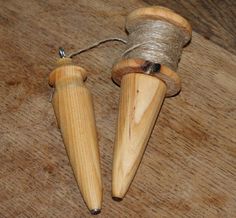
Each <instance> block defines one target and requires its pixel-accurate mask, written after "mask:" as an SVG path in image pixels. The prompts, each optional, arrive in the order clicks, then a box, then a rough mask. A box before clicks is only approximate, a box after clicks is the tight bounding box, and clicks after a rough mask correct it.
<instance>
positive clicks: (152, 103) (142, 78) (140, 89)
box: [112, 7, 192, 199]
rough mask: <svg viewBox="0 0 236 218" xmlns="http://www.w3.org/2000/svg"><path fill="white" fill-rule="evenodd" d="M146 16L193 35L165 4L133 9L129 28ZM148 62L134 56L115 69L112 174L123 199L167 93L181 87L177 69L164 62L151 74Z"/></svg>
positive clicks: (116, 194)
mask: <svg viewBox="0 0 236 218" xmlns="http://www.w3.org/2000/svg"><path fill="white" fill-rule="evenodd" d="M145 19H153V20H163V19H164V20H166V21H167V22H170V23H173V24H174V25H176V26H178V27H179V28H182V30H183V31H182V32H183V37H184V38H185V43H187V42H188V41H189V40H190V38H191V35H192V28H191V25H190V24H189V23H188V21H187V20H186V19H184V18H183V17H181V16H180V15H178V14H176V13H175V12H173V11H172V10H170V9H168V8H164V7H147V8H140V9H137V10H135V11H133V12H131V13H130V14H129V15H128V17H127V20H126V28H127V30H128V31H129V32H130V31H133V29H134V28H137V27H136V26H138V25H139V22H140V21H143V20H145ZM148 64H152V63H151V62H150V63H149V62H148V60H140V59H135V57H134V58H133V59H132V58H131V59H128V60H127V59H125V60H121V61H119V62H118V63H117V64H115V66H114V67H113V70H112V77H113V80H114V81H116V82H118V83H119V81H120V80H121V81H122V82H121V83H122V85H121V97H120V105H119V116H118V126H117V133H116V141H115V148H114V162H113V177H112V178H113V179H112V195H113V197H115V198H116V199H122V198H123V197H124V196H125V194H126V192H127V191H128V188H129V186H130V184H131V182H132V180H133V178H134V176H135V173H136V171H137V169H138V166H139V164H140V163H141V159H142V156H143V153H144V150H145V148H146V145H147V142H148V140H149V138H150V136H151V132H152V129H153V127H154V124H155V121H156V118H157V115H158V113H159V111H160V108H161V105H162V102H163V100H164V98H165V96H173V95H176V94H177V93H178V92H179V91H180V89H181V83H180V78H179V76H178V75H177V74H176V73H175V72H173V71H172V70H171V69H169V68H168V67H167V66H164V65H163V66H162V65H161V67H160V69H158V72H154V73H153V72H152V73H151V74H150V73H149V72H148V70H147V69H146V66H148ZM160 64H161V63H160ZM146 72H148V73H146ZM135 73H138V74H137V75H135ZM142 74H143V75H142ZM155 77H156V78H155Z"/></svg>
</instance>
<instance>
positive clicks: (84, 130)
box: [49, 58, 102, 214]
mask: <svg viewBox="0 0 236 218" xmlns="http://www.w3.org/2000/svg"><path fill="white" fill-rule="evenodd" d="M58 65H59V67H58V68H56V69H55V70H54V71H53V72H52V73H51V75H50V78H49V83H50V84H51V85H53V86H55V92H54V95H53V107H54V111H55V115H56V117H57V122H58V125H59V126H60V129H61V133H62V137H63V141H64V143H65V147H66V150H67V154H68V157H69V160H70V163H71V166H72V169H73V171H74V175H75V178H76V180H77V183H78V185H79V188H80V191H81V194H82V196H83V198H84V201H85V203H86V204H87V206H88V208H89V210H90V211H91V213H93V214H94V213H98V212H99V211H100V210H101V206H102V205H101V204H102V181H101V171H100V163H99V162H100V161H99V150H98V142H97V133H96V126H95V118H94V111H93V102H92V96H91V94H90V91H89V90H88V88H86V86H85V85H84V79H85V77H86V76H85V75H86V73H85V70H84V69H83V68H80V67H77V66H74V65H72V63H71V61H70V59H68V60H66V59H65V58H63V59H60V60H59V63H58Z"/></svg>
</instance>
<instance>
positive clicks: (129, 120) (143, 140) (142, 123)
mask: <svg viewBox="0 0 236 218" xmlns="http://www.w3.org/2000/svg"><path fill="white" fill-rule="evenodd" d="M165 94H166V85H165V83H164V82H162V81H161V80H159V79H157V78H155V77H152V76H149V75H144V74H140V73H130V74H127V75H125V76H123V78H122V81H121V92H120V100H119V115H118V124H117V128H116V139H115V145H114V156H113V168H112V196H113V197H115V198H119V199H122V198H124V196H125V194H126V192H127V191H128V188H129V186H130V185H131V182H132V181H133V179H134V176H135V173H136V171H137V169H138V167H139V165H140V163H141V160H142V157H143V154H144V151H145V148H146V145H147V142H148V140H149V138H150V135H151V133H152V130H153V127H154V124H155V121H156V119H157V116H158V114H159V111H160V109H161V105H162V102H163V100H164V98H165Z"/></svg>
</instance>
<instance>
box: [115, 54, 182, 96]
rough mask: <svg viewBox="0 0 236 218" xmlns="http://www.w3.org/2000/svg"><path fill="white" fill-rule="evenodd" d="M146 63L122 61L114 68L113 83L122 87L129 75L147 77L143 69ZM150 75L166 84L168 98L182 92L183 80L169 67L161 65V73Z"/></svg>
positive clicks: (130, 60) (132, 60)
mask: <svg viewBox="0 0 236 218" xmlns="http://www.w3.org/2000/svg"><path fill="white" fill-rule="evenodd" d="M146 62H147V61H146V60H142V59H137V58H135V59H134V58H129V59H122V60H121V61H119V62H118V63H116V64H115V65H114V66H113V68H112V79H113V81H114V82H115V83H116V84H117V85H120V82H121V79H122V77H123V76H124V75H126V74H128V73H136V72H138V73H144V74H146V75H147V74H148V73H147V72H146V71H145V69H144V67H143V66H144V65H145V64H146ZM148 75H150V76H153V77H156V78H158V79H160V80H162V81H164V82H165V84H166V88H167V90H166V97H171V96H173V95H176V94H177V93H178V92H179V91H180V90H181V80H180V77H179V75H178V74H177V73H176V72H174V71H173V70H171V69H170V68H169V67H166V66H164V65H161V68H160V71H159V72H156V73H150V74H148Z"/></svg>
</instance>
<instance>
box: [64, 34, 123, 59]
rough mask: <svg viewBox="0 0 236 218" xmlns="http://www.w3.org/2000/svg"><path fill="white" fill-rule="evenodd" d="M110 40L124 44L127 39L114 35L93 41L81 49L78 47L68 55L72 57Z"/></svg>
mask: <svg viewBox="0 0 236 218" xmlns="http://www.w3.org/2000/svg"><path fill="white" fill-rule="evenodd" d="M110 41H118V42H122V43H124V44H126V43H127V41H126V40H124V39H122V38H116V37H115V38H107V39H103V40H101V41H98V42H95V43H94V44H92V45H90V46H88V47H86V48H83V49H80V50H78V51H75V52H72V53H71V54H69V55H68V57H69V58H72V57H74V56H76V55H79V54H81V53H83V52H86V51H88V50H90V49H92V48H95V47H98V46H99V45H101V44H103V43H106V42H110Z"/></svg>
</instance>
